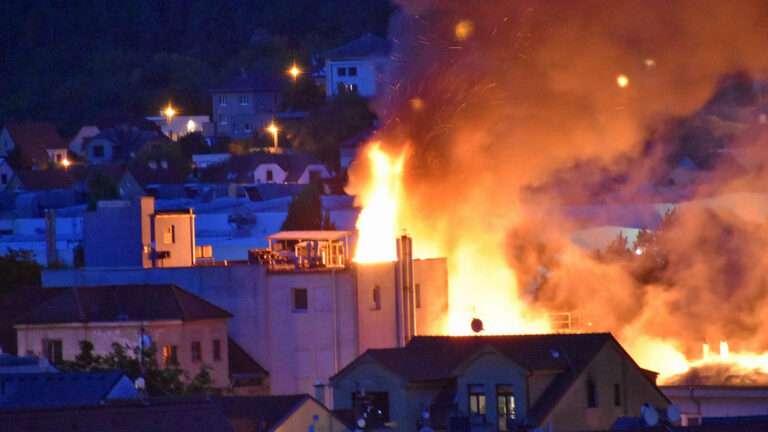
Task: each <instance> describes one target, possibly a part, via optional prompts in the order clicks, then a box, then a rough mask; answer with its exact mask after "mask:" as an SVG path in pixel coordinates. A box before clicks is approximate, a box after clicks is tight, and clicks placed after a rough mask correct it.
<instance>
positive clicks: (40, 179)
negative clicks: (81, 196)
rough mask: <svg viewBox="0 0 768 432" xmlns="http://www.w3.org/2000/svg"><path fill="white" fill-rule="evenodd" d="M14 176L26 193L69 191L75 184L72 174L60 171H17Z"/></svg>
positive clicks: (67, 171)
mask: <svg viewBox="0 0 768 432" xmlns="http://www.w3.org/2000/svg"><path fill="white" fill-rule="evenodd" d="M73 171H74V170H73ZM16 175H17V176H18V177H19V180H20V181H21V183H22V184H23V185H24V188H25V189H26V190H28V191H40V190H54V189H69V188H71V187H72V186H73V185H74V184H75V182H76V180H75V176H74V173H73V172H69V170H66V171H65V170H62V169H53V168H51V169H47V170H42V171H40V170H17V171H16Z"/></svg>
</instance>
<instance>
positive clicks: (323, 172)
mask: <svg viewBox="0 0 768 432" xmlns="http://www.w3.org/2000/svg"><path fill="white" fill-rule="evenodd" d="M312 171H317V172H319V173H320V178H328V177H330V176H331V174H330V173H329V172H328V169H326V168H325V166H324V165H322V164H311V165H307V167H306V168H305V169H304V172H303V173H302V174H301V176H300V177H299V179H298V180H296V183H298V184H309V182H310V179H311V177H312V176H311V174H310V172H312Z"/></svg>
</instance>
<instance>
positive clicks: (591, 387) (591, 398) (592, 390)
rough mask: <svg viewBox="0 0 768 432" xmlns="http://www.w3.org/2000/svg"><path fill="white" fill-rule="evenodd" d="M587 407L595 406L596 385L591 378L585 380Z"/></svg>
mask: <svg viewBox="0 0 768 432" xmlns="http://www.w3.org/2000/svg"><path fill="white" fill-rule="evenodd" d="M587 407H588V408H595V407H597V387H596V386H595V382H594V381H592V380H587Z"/></svg>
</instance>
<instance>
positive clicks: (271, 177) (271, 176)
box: [266, 170, 275, 182]
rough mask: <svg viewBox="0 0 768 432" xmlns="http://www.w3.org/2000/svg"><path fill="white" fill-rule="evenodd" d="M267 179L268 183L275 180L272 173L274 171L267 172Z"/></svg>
mask: <svg viewBox="0 0 768 432" xmlns="http://www.w3.org/2000/svg"><path fill="white" fill-rule="evenodd" d="M266 177H267V181H268V182H271V181H274V180H275V176H274V174H273V173H272V170H267V173H266Z"/></svg>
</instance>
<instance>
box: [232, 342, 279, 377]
mask: <svg viewBox="0 0 768 432" xmlns="http://www.w3.org/2000/svg"><path fill="white" fill-rule="evenodd" d="M227 343H228V348H229V374H230V375H232V376H233V377H238V376H247V377H265V376H268V375H269V372H267V370H266V369H264V368H263V367H261V365H260V364H259V363H258V362H257V361H256V360H254V359H253V357H251V356H250V355H249V354H248V353H247V352H246V351H245V350H244V349H243V348H242V347H241V346H240V345H238V344H237V343H236V342H235V341H234V340H232V338H227Z"/></svg>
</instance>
